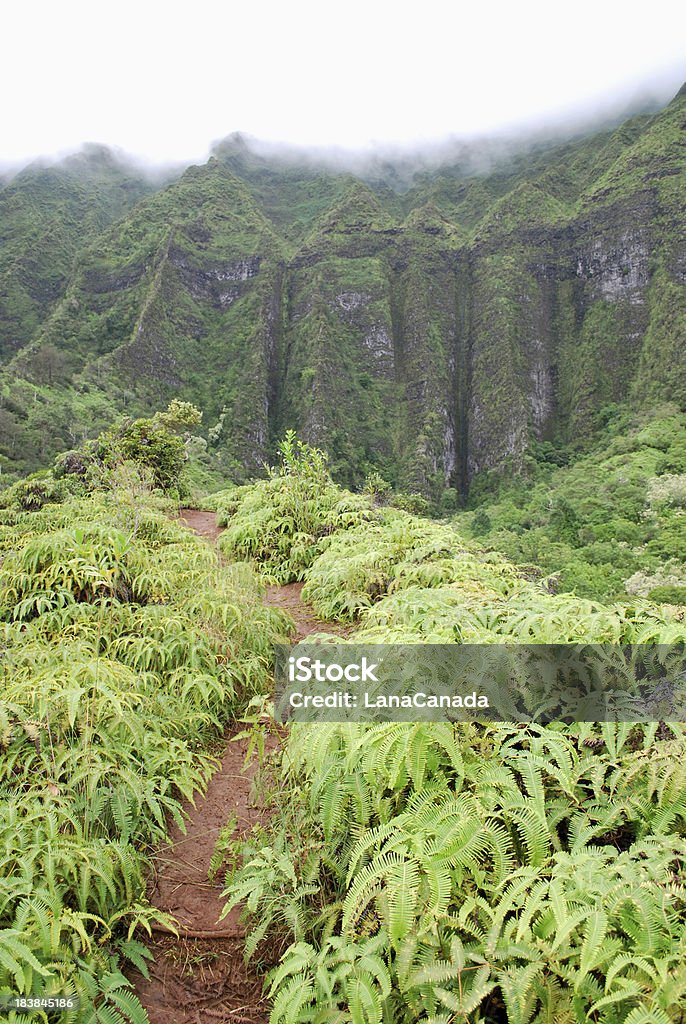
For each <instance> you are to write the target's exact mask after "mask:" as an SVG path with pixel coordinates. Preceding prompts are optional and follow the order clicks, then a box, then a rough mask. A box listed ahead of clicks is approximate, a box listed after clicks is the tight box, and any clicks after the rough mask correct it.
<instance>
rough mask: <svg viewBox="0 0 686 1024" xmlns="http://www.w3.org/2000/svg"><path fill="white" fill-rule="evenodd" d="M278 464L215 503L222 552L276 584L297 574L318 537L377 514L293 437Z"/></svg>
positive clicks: (313, 552)
mask: <svg viewBox="0 0 686 1024" xmlns="http://www.w3.org/2000/svg"><path fill="white" fill-rule="evenodd" d="M280 454H281V464H280V466H279V468H278V469H275V470H273V471H271V473H270V475H269V478H268V479H267V480H262V481H259V482H258V483H256V484H253V485H251V486H247V487H241V488H237V489H236V490H235V491H233V492H229V493H228V494H227V495H226V500H225V503H224V504H223V506H222V505H218V509H219V522H220V523H222V522H226V523H227V524H228V525H227V529H226V531H225V532H224V533H223V534H222V536H221V538H220V541H219V544H220V547H221V549H222V551H224V553H225V554H227V555H229V556H231V557H233V558H242V559H247V560H249V561H251V562H254V563H255V564H256V565H258V566H259V567H260V568H261V569H262V570H263V572H265V573H266V574H267V575H268V576H270V577H271V578H273V579H274V580H275V581H277V582H280V583H287V582H289V581H292V580H300V579H302V578H303V575H304V573H305V570H306V569H307V568H308V566H310V565H311V564H312V561H313V559H314V557H315V555H316V554H317V552H318V551H319V549H320V543H321V540H322V538H324V537H327V536H329V535H330V534H332V533H335V532H337V531H339V530H346V529H350V528H351V527H352V526H355V525H359V524H366V523H370V522H374V521H375V520H377V519H378V518H379V516H380V513H379V512H377V511H376V510H375V509H374V508H373V505H372V502H371V500H370V499H369V498H367V497H363V496H361V495H355V494H352V493H350V492H349V491H343V490H341V488H340V487H337V486H336V485H335V484H334V483H333V481H332V480H331V477H330V475H329V473H328V470H327V468H326V456H325V455H324V453H323V452H321V451H319V450H318V449H317V448H312V447H311V446H310V445H307V444H305V443H304V442H302V441H296V439H295V436H294V434H293V432H289V433H288V434H287V435H286V438H285V440H284V441H283V442H282V444H281V446H280Z"/></svg>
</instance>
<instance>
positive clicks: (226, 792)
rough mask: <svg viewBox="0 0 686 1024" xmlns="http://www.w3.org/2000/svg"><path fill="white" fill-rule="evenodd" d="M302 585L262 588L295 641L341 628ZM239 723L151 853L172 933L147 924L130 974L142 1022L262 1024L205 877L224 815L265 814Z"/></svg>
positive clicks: (216, 886)
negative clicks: (146, 965) (288, 621)
mask: <svg viewBox="0 0 686 1024" xmlns="http://www.w3.org/2000/svg"><path fill="white" fill-rule="evenodd" d="M179 519H180V521H181V522H182V523H183V524H184V525H185V526H187V527H188V528H189V529H191V530H194V531H195V532H196V533H198V534H199V535H200V536H202V537H205V538H206V539H207V540H208V541H210V542H212V543H214V542H215V541H216V539H217V537H218V536H219V534H220V533H221V529H220V528H218V527H217V525H216V522H215V515H214V513H213V512H204V511H198V510H195V509H183V510H182V511H181V513H180V515H179ZM301 590H302V584H301V583H291V584H288V585H287V586H283V587H269V588H268V590H267V594H266V597H265V600H266V602H267V603H268V604H270V605H273V606H275V607H278V608H284V609H286V610H287V611H288V612H289V613H290V614H291V615H292V617H293V619H294V621H295V624H296V633H295V636H294V639H296V640H301V639H303V637H305V636H308V635H309V634H311V633H338V634H339V635H345V634H346V633H347V632H348V630H347V629H345V628H344V627H341V626H340V625H339V624H337V623H330V622H323V621H322V620H320V619H318V618H317V617H316V616H315V614H314V612H313V611H312V609H311V608H309V607H308V606H307V605H305V604H304V603H303V601H302V598H301V596H300V592H301ZM239 731H240V727H236V728H235V729H234V730H233V731H232V732H229V733H227V735H226V737H225V744H224V750H223V753H222V754H221V767H220V768H219V769H218V771H217V772H216V773H215V774H214V775H213V776H212V778H211V779H210V782H209V785H208V788H207V793H206V795H205V797H204V798H200V797H198V798H197V799H196V805H195V807H193V806H192V805H190V804H186V805H185V808H184V809H185V811H186V814H187V823H186V833H185V834H184V833H183V832H182V831H181V830H180V829H179V828H178V826H176V825H174V826H173V827H172V829H171V831H170V837H169V842H168V843H167V844H165V845H164V846H163V847H161V848H160V849H159V850H158V852H157V854H156V856H155V859H154V864H153V872H152V873H151V876H150V879H149V882H148V895H149V898H150V902H151V903H152V904H153V905H154V906H156V907H158V908H159V909H160V910H164V911H166V912H167V913H170V914H172V915H173V916H174V917H175V918H176V920H177V922H178V930H179V933H180V937H179V938H177V937H176V936H174V935H172V934H169V933H167V932H165V931H164V930H163V929H160V930H156V931H155V933H154V939H153V940H152V941H151V942H150V943H148V946H149V949H150V952H151V953H152V954H153V957H154V960H153V961H151V963H150V977H149V978H148V979H146V978H144V977H142V975H140V974H139V973H138V972H134V971H131V972H129V976H130V977H131V980H132V981H133V982H134V984H135V987H136V993H137V995H138V997H139V999H140V1000H141V1002H142V1003H143V1006H144V1007H145V1008H146V1010H147V1011H148V1015H149V1017H150V1021H151V1024H205V1022H207V1024H229V1022H233V1024H266V1022H267V1021H268V1019H269V1010H268V1006H267V1003H266V1001H265V1000H264V999H263V997H262V984H263V977H262V976H261V975H260V974H259V973H258V972H257V970H256V969H255V968H254V967H253V966H250V965H246V964H245V962H244V959H243V944H244V930H243V927H242V925H241V923H240V921H239V910H238V909H235V910H233V911H232V912H231V914H229V915H228V916H227V917H226V918H224V920H222V921H220V920H219V917H220V914H221V910H222V907H223V905H224V900H223V899H222V897H221V892H222V889H223V884H224V873H223V871H222V870H220V871H219V873H218V877H217V878H216V879H215V881H214V882H213V883H210V882H209V880H208V871H209V868H210V860H211V858H212V854H213V851H214V848H215V843H216V841H217V839H218V837H219V834H220V832H221V830H222V829H223V828H224V827H225V825H226V824H227V822H228V821H229V820H231V819H232V818H235V820H236V829H235V832H234V836H235V837H238V836H240V835H241V834H242V833H245V832H247V831H249V830H250V829H251V828H252V826H253V825H254V824H256V823H257V822H258V821H259V820H260V819H261V818H262V817H264V814H265V810H264V807H263V806H261V804H260V802H259V799H258V798H257V797H256V794H255V793H254V781H255V774H256V771H257V769H258V766H257V763H256V761H255V760H253V761H252V762H251V763H250V764H249V765H248V766H247V768H245V769H244V761H245V755H246V750H247V743H248V741H247V739H246V738H240V739H234V738H233V737H234V736H236V735H237V734H238V732H239ZM277 749H278V739H277V733H276V730H275V732H274V735H273V736H269V737H268V740H267V754H266V760H267V762H268V759H269V755H270V754H272V755H273V753H274V752H275V751H276V750H277Z"/></svg>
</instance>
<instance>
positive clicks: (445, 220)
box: [0, 91, 686, 575]
mask: <svg viewBox="0 0 686 1024" xmlns="http://www.w3.org/2000/svg"><path fill="white" fill-rule="evenodd" d="M685 104H686V95H685V94H684V93H683V91H682V93H681V94H680V95H678V96H676V97H675V98H674V100H673V101H672V102H671V103H670V104H668V105H667V106H666V107H665V108H664V110H662V111H659V112H657V113H655V114H654V115H652V116H645V115H642V116H639V117H634V118H631V119H630V120H628V121H626V122H625V123H624V124H622V125H619V126H617V127H613V128H612V129H611V130H603V131H594V132H593V133H592V134H590V135H588V136H586V137H582V138H576V139H574V140H573V141H564V140H557V142H554V143H553V142H552V141H550V142H548V143H546V144H543V143H542V142H541V141H540V140H539V143H538V144H537V145H535V146H531V145H528V146H527V145H524V144H523V145H522V147H521V150H519V151H509V152H508V153H507V154H505V153H504V152H503V151H502V150H501V151H498V148H497V147H495V148H489V147H486V150H485V151H484V152H482V151H479V150H476V149H471V148H470V147H467V148H466V149H464V150H461V151H460V152H459V153H458V152H453V153H451V152H450V151H449V150H448V151H446V153H445V160H444V162H443V163H442V164H440V165H438V166H434V167H427V166H425V165H424V166H421V167H420V166H418V164H417V162H416V161H415V162H414V163H413V161H412V160H403V159H402V158H400V157H398V158H397V159H393V160H388V161H381V162H375V161H374V160H371V161H370V163H369V164H368V165H367V166H364V165H363V164H358V165H357V167H356V168H355V171H356V173H355V174H350V173H346V172H345V171H344V170H341V169H340V168H339V169H336V168H334V167H333V166H331V165H330V164H329V165H328V166H325V165H321V166H316V165H313V163H312V161H311V160H308V159H307V160H306V159H301V160H299V159H298V158H297V155H296V154H291V156H292V157H293V159H288V160H287V161H284V160H281V159H279V158H278V157H277V156H265V155H261V154H260V153H259V152H257V151H256V150H255V149H254V148H251V146H250V144H249V143H247V142H246V141H245V140H243V139H241V138H238V137H235V138H232V139H229V140H226V141H225V142H224V143H223V144H220V145H218V146H217V147H216V149H215V152H214V155H213V156H212V157H211V158H210V160H208V161H207V163H206V164H204V165H203V166H199V167H189V168H187V169H186V170H185V171H184V172H183V174H181V175H180V176H179V177H178V179H177V180H176V181H173V182H171V183H169V184H167V185H166V187H157V188H153V186H152V185H151V183H149V182H143V181H141V180H140V177H136V175H135V174H134V173H133V172H132V171H131V169H126V168H123V167H121V166H120V165H119V164H118V163H117V161H116V159H114V158H113V157H112V156H111V155H108V154H107V153H106V151H104V152H100V151H98V152H97V153H91V154H90V155H89V154H86V156H85V157H84V158H83V159H82V160H81V161H80V163H79V161H78V160H77V161H76V162H74V161H72V162H71V163H66V164H60V165H59V166H57V167H54V168H33V169H31V170H30V171H26V172H24V173H23V174H21V175H18V176H17V177H16V178H15V179H14V180H13V181H11V182H8V183H5V184H4V185H3V186H2V187H0V221H1V222H2V226H1V227H0V362H1V364H2V366H1V368H0V469H1V470H2V472H3V473H11V474H17V475H22V474H25V473H27V472H31V471H32V470H34V469H36V468H39V467H43V466H45V465H46V463H47V462H48V461H49V459H51V458H52V457H53V456H54V455H55V454H56V452H57V451H60V450H63V449H65V448H69V447H78V446H80V444H81V443H82V441H83V439H84V438H86V437H92V436H94V435H96V434H97V433H98V432H100V431H102V430H103V429H104V428H105V426H106V425H107V424H108V423H110V422H111V421H112V420H113V419H114V418H116V416H117V415H122V414H126V415H128V416H131V417H132V418H146V417H149V416H150V415H151V412H152V410H153V409H156V408H160V407H161V406H164V405H165V404H166V403H167V402H168V401H170V400H171V399H172V398H174V397H179V398H181V399H183V400H186V401H190V402H193V403H195V404H197V406H198V407H199V408H200V409H201V410H202V411H203V413H204V417H203V424H202V426H201V427H200V428H199V429H198V431H197V434H198V440H197V441H196V443H195V444H196V451H197V454H198V456H202V460H203V467H204V477H205V482H207V479H206V478H207V473H208V472H211V471H215V472H216V473H217V474H218V475H220V476H222V477H223V480H224V481H226V480H233V481H235V482H244V481H245V480H249V479H251V478H252V477H254V476H255V475H256V474H257V473H258V472H259V471H260V470H261V467H262V464H263V462H268V461H270V460H272V459H273V458H274V456H275V453H276V446H277V444H278V440H279V438H280V437H282V436H283V433H284V431H285V430H286V429H287V428H294V429H297V430H298V432H299V433H300V434H301V435H302V436H303V437H305V438H306V439H307V440H308V441H310V442H311V443H316V444H318V445H323V446H325V447H326V449H327V451H328V452H329V454H330V458H331V468H332V470H333V476H334V479H335V480H336V481H337V482H338V483H339V484H342V485H343V486H346V487H350V488H353V489H360V488H361V486H362V484H363V481H364V479H365V477H366V476H367V475H368V474H369V473H371V472H378V473H380V474H381V475H382V476H383V477H384V478H385V479H386V480H388V481H389V483H390V484H391V485H392V486H393V487H394V488H395V489H398V490H401V491H406V492H415V491H416V492H419V493H421V494H422V496H423V497H424V498H425V499H426V500H428V501H429V502H430V503H431V506H432V508H433V509H435V510H443V511H449V510H451V509H453V510H454V508H455V507H456V502H457V501H458V499H459V500H462V499H464V498H465V497H466V495H467V492H468V491H469V488H470V485H471V484H472V482H473V480H474V477H475V476H476V477H478V476H480V475H482V474H483V473H487V472H489V471H496V472H500V471H501V470H502V469H503V468H507V467H510V468H511V469H513V470H514V471H516V472H521V471H522V470H524V469H525V468H526V466H525V463H526V458H527V453H529V452H531V450H532V447H535V444H536V442H537V441H538V442H539V443H540V442H541V439H544V440H545V441H551V442H554V443H555V445H556V446H557V445H563V446H565V447H571V448H572V449H573V450H574V451H576V450H578V448H579V447H580V446H581V447H583V446H584V445H588V444H591V443H592V442H593V440H594V438H596V437H598V436H599V434H602V432H603V429H604V410H605V409H606V408H607V406H608V405H609V404H612V403H624V402H630V403H632V404H633V406H634V407H636V408H640V409H646V408H652V407H654V406H656V405H658V404H660V403H663V402H665V401H673V402H675V403H676V405H677V406H678V407H679V408H680V409H681V410H682V411H683V410H684V409H686V390H685V385H684V381H686V366H685V364H684V353H685V352H686V344H685V343H684V339H685V338H686V287H685V286H684V281H683V267H682V263H681V256H682V245H681V238H680V234H679V227H680V225H681V224H682V223H683V195H684V175H685V173H686V171H685V167H686V164H685V163H684V150H683V145H682V137H683V119H684V106H685ZM420 163H421V161H420ZM151 190H152V191H151ZM202 442H204V447H203V444H202ZM591 575H593V574H592V573H591Z"/></svg>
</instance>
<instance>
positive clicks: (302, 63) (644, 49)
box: [0, 0, 686, 163]
mask: <svg viewBox="0 0 686 1024" xmlns="http://www.w3.org/2000/svg"><path fill="white" fill-rule="evenodd" d="M2 32H3V37H4V38H3V44H4V45H3V48H2V58H1V59H0V88H1V90H2V91H1V93H0V95H2V98H3V117H2V127H1V131H0V162H1V163H8V162H13V163H14V162H19V161H21V162H23V161H24V160H26V159H27V158H29V157H31V156H35V155H37V154H51V153H54V152H56V151H58V150H64V149H70V148H75V147H76V146H78V145H79V144H80V143H82V142H84V141H93V142H103V143H107V144H111V145H117V146H120V147H122V148H124V149H125V150H128V151H129V152H131V153H134V154H138V155H141V156H144V157H146V158H147V159H149V160H152V161H154V162H162V161H180V160H199V159H201V158H203V157H204V156H205V155H206V153H207V150H208V147H209V144H210V143H211V142H212V141H213V140H216V139H218V138H222V137H224V136H225V135H227V134H229V133H230V132H232V131H236V130H241V131H245V132H247V133H249V134H252V135H255V136H258V137H260V138H264V139H270V140H281V141H287V142H291V143H300V144H303V143H304V144H308V145H312V144H314V145H337V146H342V147H361V146H367V145H368V144H369V143H372V142H388V141H393V142H423V141H428V140H437V139H441V138H444V137H446V136H448V135H468V134H474V133H477V134H481V133H488V132H493V131H497V130H500V129H503V128H511V127H512V126H515V125H520V124H524V123H528V124H531V123H537V122H541V121H544V122H546V123H550V122H554V121H556V120H559V119H563V118H568V117H570V116H573V115H575V114H577V113H582V114H584V115H586V114H588V115H589V116H593V115H594V114H595V113H597V112H598V111H599V110H601V109H605V108H606V105H607V104H608V103H611V102H613V101H624V100H625V99H626V100H627V101H628V100H630V99H632V98H635V96H636V95H637V94H638V93H639V92H641V91H642V90H643V89H644V88H651V89H653V90H654V91H655V92H656V94H657V95H658V96H660V97H663V98H666V97H667V96H668V95H670V94H671V93H672V92H674V91H675V90H676V88H678V86H679V85H680V84H681V81H682V80H683V79H686V2H683V0H681V2H676V0H651V2H649V3H646V2H645V0H643V2H641V3H635V2H634V0H623V2H617V0H574V2H573V3H565V4H562V3H560V2H559V0H518V2H517V0H510V2H503V0H489V2H487V3H483V4H478V3H477V2H470V3H466V2H465V0H419V2H414V3H411V4H407V5H403V6H401V2H400V0H395V2H389V0H346V2H345V3H343V2H338V0H318V2H314V0H284V2H280V3H277V2H274V0H266V2H265V0H263V2H261V3H259V4H254V5H251V4H248V3H235V2H231V0H223V2H222V0H212V2H210V0H189V2H187V3H184V4H178V3H177V4H174V3H173V0H167V2H166V3H160V2H158V0H153V2H151V0H112V2H109V3H108V2H106V0H50V2H46V0H38V2H35V3H33V4H20V3H14V4H11V5H10V6H7V7H6V9H5V10H4V12H3V25H2Z"/></svg>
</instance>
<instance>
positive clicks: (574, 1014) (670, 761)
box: [227, 723, 686, 1024]
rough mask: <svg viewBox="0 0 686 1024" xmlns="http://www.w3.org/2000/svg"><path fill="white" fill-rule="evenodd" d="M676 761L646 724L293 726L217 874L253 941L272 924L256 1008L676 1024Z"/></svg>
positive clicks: (679, 1008) (518, 1021)
mask: <svg viewBox="0 0 686 1024" xmlns="http://www.w3.org/2000/svg"><path fill="white" fill-rule="evenodd" d="M685 758H686V734H685V732H684V729H683V728H682V727H681V726H672V727H671V728H667V727H666V726H664V725H662V726H658V725H657V724H653V725H650V726H641V725H629V724H626V725H622V724H619V725H618V724H612V723H606V724H603V725H592V724H585V725H584V724H582V725H576V726H558V727H555V726H549V727H542V726H534V725H530V726H526V727H522V726H513V725H506V724H494V725H491V726H488V727H484V726H476V725H451V724H447V723H446V724H439V723H434V724H431V725H427V724H417V725H408V724H402V723H398V724H388V725H380V726H374V727H363V726H356V725H319V726H317V727H312V726H304V725H300V726H295V727H293V729H292V732H291V734H290V737H289V740H288V743H287V746H286V748H285V750H284V752H283V755H282V762H281V768H280V773H281V778H280V784H279V804H278V807H276V808H275V817H274V819H273V820H272V823H271V826H270V832H271V834H267V835H265V834H264V833H260V834H258V835H256V836H255V837H254V838H252V839H250V840H249V841H247V842H246V843H245V844H244V847H243V849H242V850H241V851H240V853H241V857H239V859H238V862H237V864H238V865H239V866H234V868H233V870H232V871H231V872H230V873H229V875H228V876H227V881H228V889H227V895H228V896H229V904H228V906H231V905H233V904H235V903H236V902H237V901H238V900H240V899H247V906H248V910H249V912H251V913H252V914H253V915H254V920H255V923H256V925H257V926H258V927H256V931H255V932H254V942H253V945H255V944H257V942H259V940H261V938H262V937H263V936H264V934H265V932H266V931H267V930H268V929H269V928H270V927H271V928H272V929H276V934H281V935H282V936H284V935H287V934H288V933H290V935H291V937H292V944H291V945H290V946H289V947H288V949H287V950H286V951H285V953H284V955H283V956H282V958H281V961H280V963H279V964H278V965H277V966H276V967H275V968H274V969H273V970H272V973H271V975H270V978H269V986H270V993H271V996H272V998H273V1009H272V1014H271V1018H270V1019H271V1021H272V1024H282V1022H283V1024H286V1022H291V1021H292V1022H306V1021H308V1022H309V1021H315V1020H316V1021H322V1022H331V1024H333V1022H335V1021H336V1022H337V1021H348V1022H356V1021H360V1022H363V1024H372V1022H375V1024H383V1022H386V1021H394V1022H399V1024H414V1022H416V1021H427V1022H432V1024H439V1022H441V1024H447V1022H449V1021H453V1020H464V1021H470V1022H471V1021H473V1022H477V1021H483V1022H486V1021H492V1022H494V1021H508V1022H512V1024H543V1022H549V1021H569V1022H577V1024H581V1022H583V1021H586V1020H595V1021H598V1022H602V1024H640V1022H645V1024H650V1022H653V1024H668V1022H675V1024H676V1022H677V1021H680V1020H681V1019H682V1015H683V1013H684V1011H686V968H685V967H684V964H686V957H685V953H686V887H685V886H686V840H685V839H684V836H685V835H686V768H685V767H684V761H685ZM284 794H290V795H291V796H290V799H284Z"/></svg>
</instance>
